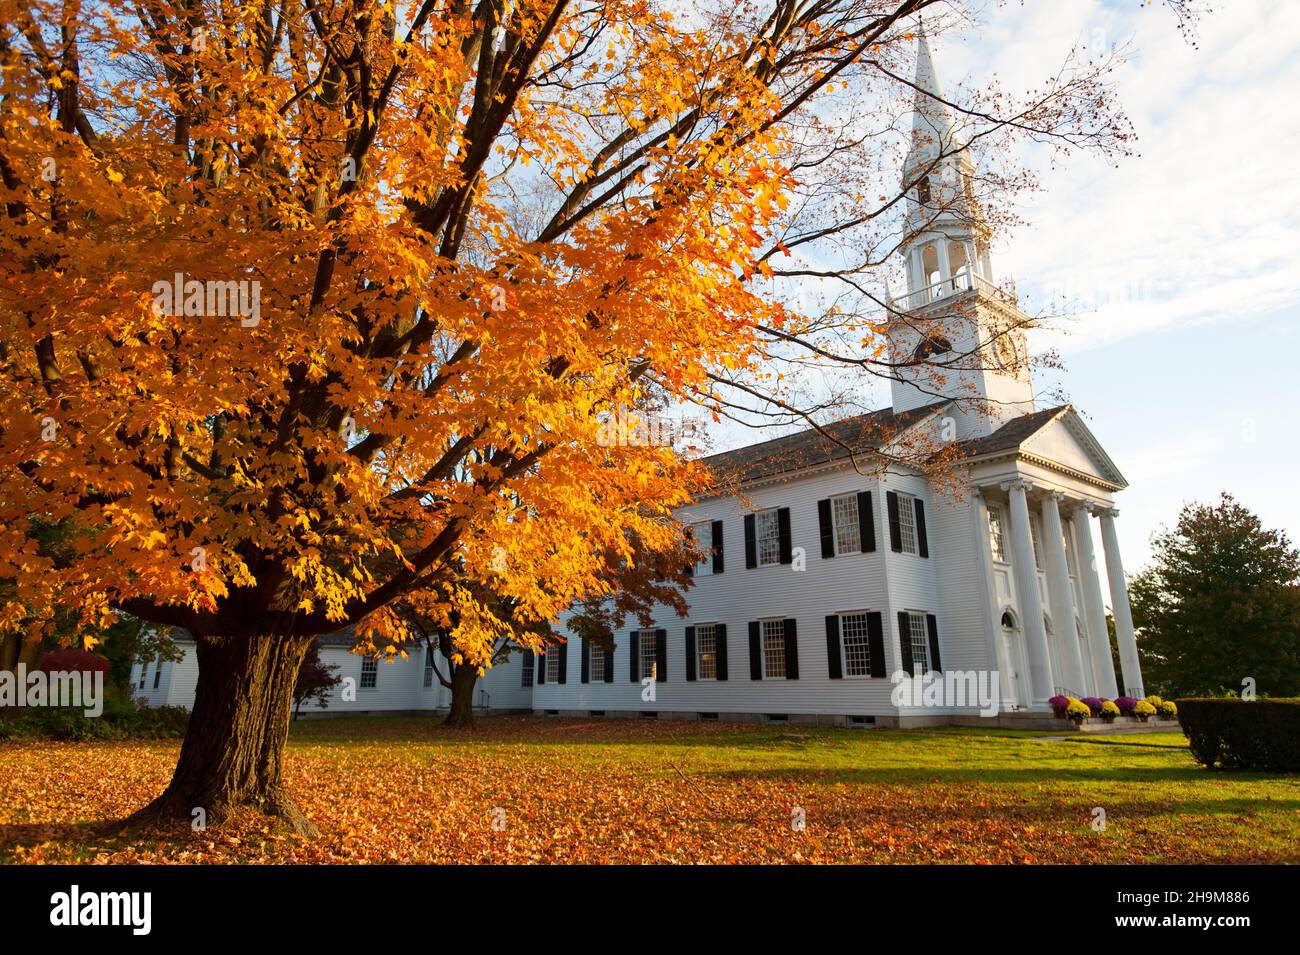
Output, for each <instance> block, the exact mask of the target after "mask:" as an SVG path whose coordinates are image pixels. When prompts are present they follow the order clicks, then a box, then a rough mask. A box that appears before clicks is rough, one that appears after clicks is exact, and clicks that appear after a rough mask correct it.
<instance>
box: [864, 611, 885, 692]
mask: <svg viewBox="0 0 1300 955" xmlns="http://www.w3.org/2000/svg"><path fill="white" fill-rule="evenodd" d="M880 623H881V621H880V614H879V613H876V612H875V611H873V612H871V613H869V614H867V647H868V649H869V650H870V651H871V675H872V676H874V677H883V676H884V675H885V628H884V627H882V626H881V625H880Z"/></svg>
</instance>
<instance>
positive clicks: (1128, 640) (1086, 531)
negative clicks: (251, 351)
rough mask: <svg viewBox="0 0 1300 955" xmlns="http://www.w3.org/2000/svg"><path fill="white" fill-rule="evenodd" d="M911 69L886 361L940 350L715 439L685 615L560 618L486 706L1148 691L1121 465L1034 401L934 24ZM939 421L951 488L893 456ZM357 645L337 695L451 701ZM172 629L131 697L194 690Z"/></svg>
mask: <svg viewBox="0 0 1300 955" xmlns="http://www.w3.org/2000/svg"><path fill="white" fill-rule="evenodd" d="M916 85H917V87H918V94H917V98H916V108H915V112H914V120H913V139H912V148H911V151H910V153H909V155H908V157H907V160H906V164H905V167H904V177H905V181H906V182H908V183H915V187H914V188H912V189H910V190H909V199H908V213H907V215H908V223H907V225H908V228H907V232H908V234H913V235H914V236H915V237H914V238H913V239H912V240H911V241H910V242H909V243H908V244H907V245H906V246H905V248H904V250H903V251H904V254H905V256H906V275H907V282H908V290H907V292H906V293H905V294H904V295H902V296H899V297H898V298H896V299H895V300H894V302H893V308H892V309H891V313H892V317H891V320H890V322H889V325H888V334H889V339H890V345H891V349H892V354H893V356H894V359H895V360H901V359H905V358H907V357H908V356H918V355H919V356H928V357H930V358H931V361H932V362H933V363H927V364H918V365H915V366H914V367H912V368H910V369H905V370H904V371H902V372H901V374H900V375H899V380H897V381H894V382H892V385H891V388H892V404H891V406H890V407H889V408H886V409H883V410H880V411H877V412H874V413H871V414H867V415H861V416H858V417H855V418H850V419H847V420H844V421H841V422H838V423H836V424H833V425H830V426H829V427H828V428H826V429H825V430H827V431H828V432H830V433H831V434H833V435H834V437H835V439H836V442H828V441H827V440H826V439H825V438H823V437H822V436H821V435H820V434H818V433H817V431H816V430H814V429H809V430H805V431H802V432H799V433H796V434H792V435H788V436H785V437H780V438H775V439H773V440H770V441H765V442H762V443H759V444H755V445H752V446H749V447H744V448H740V449H738V450H735V451H729V452H725V453H722V454H718V455H714V456H712V457H710V458H708V459H707V463H708V464H709V465H710V467H711V468H713V469H714V470H715V471H717V472H718V473H719V474H720V475H726V476H728V477H729V478H730V479H731V482H730V483H728V484H727V485H726V486H727V487H728V488H729V489H730V491H729V493H728V494H727V495H721V496H715V497H709V498H704V499H700V500H697V501H696V502H694V503H693V504H692V505H690V506H689V507H686V508H683V509H682V510H681V511H679V512H678V514H677V516H678V518H679V519H681V520H682V521H683V522H685V523H687V524H689V525H691V527H692V530H693V533H694V535H695V537H696V539H697V540H698V541H701V542H702V543H703V544H705V545H706V546H707V547H709V548H710V549H711V556H710V557H709V558H707V559H706V560H704V561H703V562H702V563H701V564H699V565H698V566H697V567H696V568H694V574H693V576H694V586H693V587H692V588H691V590H690V591H689V593H688V594H687V600H688V602H689V605H690V612H689V614H688V616H687V617H686V618H685V619H682V618H681V617H679V616H677V614H676V613H674V612H672V611H670V610H668V609H667V608H660V609H661V615H660V616H657V617H656V619H655V622H654V625H653V626H651V627H647V628H634V629H626V630H624V631H622V632H620V633H618V634H616V639H615V643H616V646H615V648H614V650H613V651H612V652H611V651H607V650H603V649H601V648H599V647H596V646H590V647H588V646H584V645H583V643H582V642H581V641H580V640H578V639H577V638H575V637H570V643H569V645H567V646H564V647H560V648H557V649H553V650H551V651H550V652H549V653H547V654H545V655H543V656H538V657H534V656H533V655H531V654H526V655H519V654H515V655H512V656H511V657H510V658H509V660H508V661H507V662H506V663H505V664H504V665H501V666H497V667H494V668H492V669H491V670H489V671H488V674H487V676H486V677H485V678H484V679H483V680H481V681H480V684H479V687H478V689H477V690H476V695H475V704H476V706H478V707H480V708H482V709H486V710H503V711H528V710H531V711H534V712H538V713H547V714H560V715H581V716H617V715H623V716H661V717H663V718H679V719H696V718H700V719H720V720H737V719H740V720H764V719H766V720H771V721H778V722H781V721H794V722H797V721H816V722H827V723H839V724H841V725H863V724H867V725H884V726H908V725H930V724H935V723H943V722H952V721H954V720H962V721H965V719H968V718H971V717H973V716H975V715H976V713H977V712H978V711H979V710H980V709H981V707H980V706H979V705H978V704H976V703H975V701H970V700H968V701H966V702H964V703H963V704H961V705H958V704H957V703H954V702H953V701H952V700H951V699H950V698H944V699H941V700H940V701H939V702H938V704H937V705H936V704H935V703H934V702H933V701H927V700H922V699H906V698H904V699H902V701H901V702H900V698H899V697H898V694H897V693H896V692H895V691H896V687H897V686H898V685H899V677H898V675H899V674H903V673H906V674H912V675H914V676H920V675H923V674H926V673H935V674H949V673H961V674H972V673H973V674H979V676H980V678H981V679H983V680H986V681H988V685H989V686H990V687H994V688H995V690H994V692H995V696H996V699H995V702H994V706H995V708H996V712H997V713H998V714H999V716H1000V717H1005V718H1012V719H1014V718H1017V717H1020V716H1025V717H1032V716H1035V715H1037V714H1041V713H1042V712H1043V711H1046V710H1047V709H1048V703H1047V701H1048V699H1049V698H1050V697H1052V696H1053V695H1056V694H1058V693H1064V694H1069V695H1074V696H1078V697H1083V696H1099V697H1104V698H1107V699H1114V698H1115V697H1116V696H1118V695H1121V694H1127V695H1130V696H1136V697H1138V698H1141V697H1142V696H1143V695H1144V693H1143V687H1142V675H1141V672H1140V669H1139V663H1138V654H1137V646H1136V642H1135V639H1134V633H1133V621H1132V616H1131V613H1130V609H1129V601H1128V595H1127V592H1126V589H1125V577H1124V568H1123V564H1122V561H1121V558H1120V552H1119V544H1118V540H1117V537H1116V530H1115V521H1116V516H1117V514H1118V511H1117V510H1116V507H1115V494H1116V493H1117V492H1119V491H1121V490H1123V489H1124V487H1125V486H1126V482H1125V480H1124V477H1123V475H1121V474H1120V472H1119V469H1118V468H1117V467H1116V466H1115V464H1114V462H1113V461H1112V460H1111V459H1110V458H1109V457H1108V456H1107V454H1106V452H1105V451H1104V450H1103V449H1102V447H1101V445H1100V444H1099V443H1098V441H1097V440H1096V438H1095V437H1094V436H1093V435H1092V433H1091V432H1090V431H1089V429H1088V428H1087V426H1086V425H1085V424H1084V422H1083V421H1082V419H1081V418H1080V416H1079V415H1078V413H1076V411H1075V410H1074V408H1072V407H1071V406H1069V405H1062V406H1059V407H1052V408H1039V407H1037V404H1036V402H1035V394H1034V385H1033V381H1032V378H1031V375H1030V371H1029V367H1028V363H1027V361H1026V348H1025V336H1024V327H1025V326H1026V325H1027V324H1028V323H1029V319H1028V318H1027V316H1026V315H1025V314H1024V313H1023V312H1022V311H1021V310H1020V309H1019V308H1018V307H1017V304H1016V301H1015V298H1014V296H1013V295H1011V294H1009V293H1007V292H1006V291H1004V290H1003V289H1002V288H1000V287H999V286H997V285H995V284H994V282H993V280H992V273H991V269H990V261H989V249H988V234H987V229H986V228H985V227H984V226H983V223H982V221H981V219H980V217H979V214H978V211H977V208H976V206H975V203H974V201H973V199H971V197H970V191H969V188H968V186H969V178H968V177H969V176H971V175H972V174H973V173H974V169H973V167H972V165H971V162H970V160H969V159H968V158H967V157H966V155H965V153H958V154H956V155H951V156H947V155H943V154H942V153H941V152H940V150H941V147H948V146H949V145H950V144H951V142H952V122H953V120H952V116H951V115H950V113H949V110H948V108H947V107H946V106H945V105H944V104H943V103H942V94H941V92H940V86H939V83H938V80H937V77H936V74H935V71H934V67H933V60H932V56H931V52H930V49H929V45H928V43H927V41H926V40H925V38H924V37H922V38H921V40H920V45H919V51H918V61H917V78H916ZM944 151H945V152H947V151H949V150H947V149H945V150H944ZM985 343H989V344H987V345H986V344H985ZM949 355H951V356H952V360H951V361H946V356H949ZM936 433H948V434H949V435H950V437H951V438H952V439H953V440H955V441H956V442H957V450H958V452H959V455H960V458H961V460H960V462H959V465H958V466H959V469H960V484H961V485H962V487H963V489H964V490H962V491H959V492H958V493H957V494H953V493H952V492H951V491H950V490H948V489H944V488H940V487H939V486H937V485H936V484H934V483H933V482H932V481H931V480H930V479H929V478H928V477H927V476H926V474H925V473H924V472H923V471H921V470H920V469H916V468H911V467H907V466H904V465H899V464H896V463H890V464H887V465H886V462H888V461H890V460H891V458H892V457H895V456H891V455H890V454H889V451H890V445H891V443H893V442H897V443H898V444H899V446H904V445H906V444H908V443H909V442H910V441H911V439H912V438H913V437H915V436H916V435H918V434H925V435H932V434H936ZM845 446H847V447H849V448H852V449H853V450H854V454H853V456H852V458H851V457H850V455H849V453H848V452H847V451H845V450H844V447H845ZM854 459H856V463H855V460H854ZM1094 530H1099V531H1100V535H1101V547H1100V551H1101V552H1102V554H1104V564H1105V580H1104V581H1103V579H1102V575H1101V572H1100V571H1099V567H1100V565H1101V562H1100V561H1099V559H1098V558H1099V556H1100V555H1099V553H1098V547H1097V546H1096V543H1095V540H1094ZM1107 597H1109V605H1110V608H1111V615H1112V616H1113V621H1114V635H1115V640H1116V642H1117V645H1118V652H1119V660H1120V664H1121V666H1120V668H1119V669H1120V672H1119V673H1116V668H1115V666H1114V664H1113V662H1112V659H1113V658H1112V651H1111V639H1110V636H1109V634H1108V628H1107V609H1106V604H1107ZM557 629H559V630H560V631H561V633H563V634H564V635H568V634H567V632H566V631H564V630H563V628H557ZM349 643H350V641H349V640H348V639H347V638H346V637H344V636H341V635H336V636H335V637H327V638H324V639H323V649H322V657H323V659H324V660H325V662H326V663H334V664H336V665H338V666H339V667H340V671H339V675H340V676H343V677H347V678H351V680H352V681H353V685H354V687H355V693H353V694H352V697H353V698H352V699H342V698H339V699H334V700H332V701H331V703H330V705H329V711H330V712H357V711H369V712H379V711H390V712H391V711H421V710H436V709H440V708H444V707H446V706H447V705H448V702H449V701H448V691H446V690H445V689H443V688H442V687H441V686H439V682H438V680H437V678H436V676H435V675H434V674H433V671H432V669H431V667H430V666H429V661H426V660H425V659H424V652H423V651H422V650H421V651H417V652H416V653H414V654H412V655H411V657H410V658H409V659H407V660H401V661H398V662H396V663H391V664H387V663H383V662H376V661H373V660H363V659H362V658H361V657H359V656H356V655H354V654H352V653H350V652H349V650H348V645H349ZM182 650H183V651H184V655H183V659H182V660H181V661H180V662H179V663H175V664H171V663H162V664H154V665H153V667H154V668H153V670H152V671H150V670H149V666H150V665H149V664H148V663H146V664H144V665H143V668H141V667H140V666H137V669H136V672H135V673H134V674H133V679H134V680H136V681H137V683H136V685H137V686H138V692H139V694H140V696H141V697H143V698H144V699H145V700H147V701H148V702H150V703H151V704H154V705H164V704H171V705H189V704H190V702H191V701H192V699H193V693H194V685H195V680H196V678H197V665H196V661H195V658H194V653H193V648H192V645H191V646H186V645H185V644H182ZM968 685H969V684H968ZM338 695H339V694H337V693H336V696H338ZM985 715H987V711H986V712H985Z"/></svg>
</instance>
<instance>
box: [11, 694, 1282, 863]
mask: <svg viewBox="0 0 1300 955" xmlns="http://www.w3.org/2000/svg"><path fill="white" fill-rule="evenodd" d="M177 750H178V744H176V743H175V742H152V741H141V742H129V743H116V742H113V743H107V742H106V743H23V744H0V861H6V862H65V861H85V862H178V863H195V862H443V863H447V862H549V863H555V862H657V863H658V862H751V863H752V862H819V863H820V862H994V863H998V862H1093V861H1105V862H1206V861H1219V862H1300V778H1297V777H1295V776H1268V775H1260V774H1226V773H1218V772H1216V773H1211V772H1207V771H1205V770H1203V769H1201V768H1200V767H1198V766H1197V765H1196V764H1195V763H1194V762H1193V761H1192V759H1191V757H1190V756H1189V755H1188V753H1187V751H1186V748H1185V747H1184V746H1183V740H1182V737H1181V736H1179V735H1177V734H1159V735H1150V736H1141V737H1118V738H1116V737H1110V738H1106V739H1105V740H1098V739H1087V740H1075V739H1070V740H1061V739H1051V738H1044V737H1042V736H1036V735H1028V734H1013V733H996V732H989V731H976V730H956V729H947V730H929V731H917V732H895V731H851V730H832V729H824V728H812V727H810V728H804V727H779V728H778V727H772V726H764V727H740V726H725V725H714V724H701V723H674V722H653V721H628V720H559V719H544V718H535V717H496V718H493V719H490V720H487V721H484V722H482V723H481V724H480V726H479V727H478V728H477V729H475V730H473V731H470V732H458V731H450V730H444V729H442V728H441V727H439V726H438V725H437V724H436V723H435V722H434V720H432V719H420V718H386V719H384V718H374V719H371V718H351V719H336V720H322V721H314V722H305V723H301V724H297V725H295V727H294V730H293V734H292V739H291V742H290V745H289V753H288V756H287V760H286V762H287V774H288V779H289V783H290V786H291V788H292V790H293V792H294V794H295V796H296V798H297V800H298V803H299V805H300V806H301V807H302V808H303V809H304V810H305V811H306V813H307V814H308V815H309V816H310V817H311V818H312V820H313V821H315V822H316V823H317V824H318V825H319V826H320V827H321V829H322V830H323V832H324V836H323V837H322V838H320V839H316V840H312V841H303V840H301V839H299V838H297V837H295V836H290V835H286V834H284V833H283V832H282V831H280V830H278V829H277V827H276V826H274V825H272V824H269V822H268V821H267V820H265V819H262V818H260V817H249V818H245V819H242V820H240V821H238V822H236V823H234V824H231V825H228V826H225V827H221V828H211V829H208V830H207V831H203V832H192V831H191V830H190V829H189V828H188V827H184V828H181V829H178V830H177V831H175V832H163V833H152V834H135V835H132V836H130V837H112V836H104V835H102V834H100V833H99V832H98V830H97V829H96V825H97V824H99V823H103V822H106V821H109V820H112V819H116V818H120V817H122V816H125V815H127V814H128V813H129V812H131V811H132V810H134V809H137V808H139V807H140V806H141V805H143V804H144V803H145V802H147V801H148V800H149V799H150V797H152V796H153V795H156V794H157V793H158V792H160V791H161V790H162V788H163V787H164V785H165V783H166V781H167V778H168V776H169V774H170V772H171V769H172V765H173V763H174V761H175V758H176V753H177ZM1098 806H1099V807H1101V808H1102V809H1103V810H1104V811H1105V822H1106V825H1105V828H1104V830H1102V831H1098V830H1096V829H1094V827H1093V820H1094V807H1098ZM796 808H798V809H801V810H802V811H803V818H804V827H803V829H802V831H800V830H798V829H797V828H796V826H795V825H794V824H793V823H794V822H795V821H796V820H795V816H796V812H795V810H796Z"/></svg>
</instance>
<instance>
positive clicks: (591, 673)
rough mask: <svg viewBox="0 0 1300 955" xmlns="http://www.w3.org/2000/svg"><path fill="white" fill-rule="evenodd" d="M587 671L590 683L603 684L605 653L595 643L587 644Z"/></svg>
mask: <svg viewBox="0 0 1300 955" xmlns="http://www.w3.org/2000/svg"><path fill="white" fill-rule="evenodd" d="M587 671H588V672H587V678H588V679H589V680H590V681H591V682H592V683H604V682H605V651H604V650H602V649H601V648H600V647H599V646H598V645H596V644H595V643H588V644H587Z"/></svg>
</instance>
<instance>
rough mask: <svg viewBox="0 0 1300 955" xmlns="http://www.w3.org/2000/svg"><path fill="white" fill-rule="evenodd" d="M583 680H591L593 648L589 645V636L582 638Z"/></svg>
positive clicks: (584, 681)
mask: <svg viewBox="0 0 1300 955" xmlns="http://www.w3.org/2000/svg"><path fill="white" fill-rule="evenodd" d="M580 646H581V647H582V682H583V683H590V682H591V650H590V649H589V648H588V646H587V638H586V637H583V638H582V643H581V644H580Z"/></svg>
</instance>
